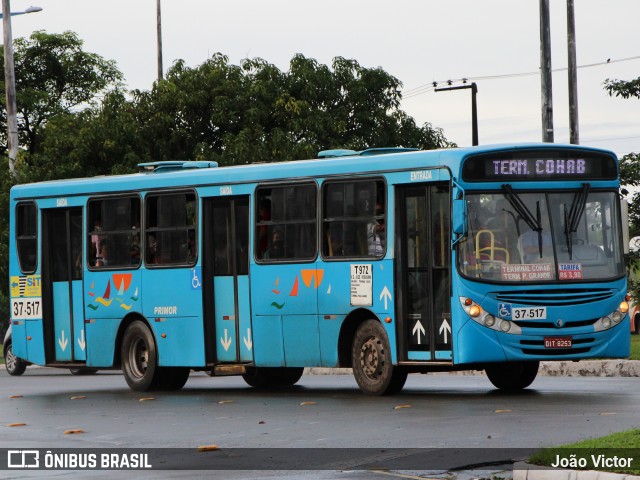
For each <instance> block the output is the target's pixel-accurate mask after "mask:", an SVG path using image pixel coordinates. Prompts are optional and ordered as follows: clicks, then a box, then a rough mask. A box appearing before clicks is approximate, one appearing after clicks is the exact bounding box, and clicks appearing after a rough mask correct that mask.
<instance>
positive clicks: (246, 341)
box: [242, 328, 253, 350]
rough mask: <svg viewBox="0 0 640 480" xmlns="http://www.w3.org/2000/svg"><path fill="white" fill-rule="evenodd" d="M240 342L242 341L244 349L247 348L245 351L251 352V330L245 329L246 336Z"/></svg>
mask: <svg viewBox="0 0 640 480" xmlns="http://www.w3.org/2000/svg"><path fill="white" fill-rule="evenodd" d="M242 340H244V345H245V347H247V350H251V347H253V342H252V341H251V329H250V328H247V336H246V337H244V338H243V339H242Z"/></svg>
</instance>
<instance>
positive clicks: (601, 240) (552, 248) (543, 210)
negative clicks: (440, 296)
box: [458, 184, 624, 282]
mask: <svg viewBox="0 0 640 480" xmlns="http://www.w3.org/2000/svg"><path fill="white" fill-rule="evenodd" d="M466 198H467V207H468V228H467V234H466V236H465V237H464V238H463V239H462V241H461V242H459V244H458V245H459V246H458V268H459V269H460V271H461V273H462V274H463V275H465V276H468V277H472V278H476V279H482V280H488V281H492V282H496V281H497V282H549V281H557V282H571V281H573V282H576V281H578V282H579V281H583V280H591V281H593V280H605V279H612V278H616V277H621V276H622V275H624V263H623V258H622V251H621V246H622V243H621V241H620V239H621V238H622V232H621V231H620V221H619V219H618V215H619V213H618V212H619V209H618V195H617V193H616V192H613V191H606V192H603V191H599V192H594V191H590V188H589V185H588V184H585V185H584V186H583V188H582V189H580V190H573V191H562V192H554V193H548V192H516V191H514V190H513V189H512V188H511V187H510V186H509V185H505V186H503V188H502V191H500V192H495V193H477V194H474V193H467V197H466Z"/></svg>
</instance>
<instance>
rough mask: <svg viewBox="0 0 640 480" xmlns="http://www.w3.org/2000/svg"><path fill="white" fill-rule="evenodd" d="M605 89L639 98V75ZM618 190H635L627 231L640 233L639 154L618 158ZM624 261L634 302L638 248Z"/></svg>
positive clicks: (639, 288) (639, 292) (638, 290)
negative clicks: (619, 186) (628, 273)
mask: <svg viewBox="0 0 640 480" xmlns="http://www.w3.org/2000/svg"><path fill="white" fill-rule="evenodd" d="M604 85H605V90H606V91H607V92H609V95H611V96H616V97H621V98H624V99H629V98H634V97H635V98H637V99H640V77H638V78H636V79H635V80H630V81H625V80H610V79H607V80H606V81H605V83H604ZM620 185H621V188H620V191H621V193H622V194H623V195H628V194H629V188H627V187H630V188H632V189H633V190H635V193H634V194H633V197H632V200H631V204H630V205H629V220H630V226H629V233H630V236H631V237H634V236H639V235H640V191H639V190H638V187H640V154H637V153H630V154H628V155H625V156H624V157H622V158H621V159H620ZM625 263H626V265H627V268H628V269H629V272H630V275H629V279H628V280H629V281H628V291H629V293H630V294H631V295H632V297H633V299H634V301H635V302H638V301H640V282H639V281H638V276H639V275H638V272H640V250H639V251H635V252H629V254H628V255H626V258H625Z"/></svg>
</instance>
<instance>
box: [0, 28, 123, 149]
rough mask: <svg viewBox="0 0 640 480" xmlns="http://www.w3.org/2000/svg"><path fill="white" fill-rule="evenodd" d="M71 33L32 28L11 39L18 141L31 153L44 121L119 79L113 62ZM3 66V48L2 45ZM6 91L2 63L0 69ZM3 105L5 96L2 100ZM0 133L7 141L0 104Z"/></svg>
mask: <svg viewBox="0 0 640 480" xmlns="http://www.w3.org/2000/svg"><path fill="white" fill-rule="evenodd" d="M82 46H83V42H82V40H80V38H79V37H78V36H77V34H75V33H73V32H64V33H61V34H52V33H46V32H44V31H38V32H34V33H33V34H32V35H31V37H29V39H25V38H18V39H16V40H15V42H14V63H15V72H16V103H17V107H18V132H19V136H20V144H21V145H23V146H26V148H27V150H28V152H29V153H31V154H34V153H36V152H37V151H38V143H39V140H40V136H41V135H42V133H43V129H44V127H45V126H46V124H47V122H48V121H49V120H51V119H52V118H55V117H56V116H58V115H64V114H70V112H72V110H73V109H75V108H77V107H80V106H87V105H91V104H95V102H96V98H97V97H96V96H97V95H98V94H99V93H104V92H105V91H107V90H109V89H110V88H112V87H114V86H117V85H119V84H120V82H121V80H122V74H121V73H120V71H119V70H118V69H117V68H116V66H115V63H114V62H113V61H110V60H105V59H104V58H102V57H100V56H99V55H96V54H93V53H88V52H85V51H83V49H82ZM1 56H2V65H4V49H3V50H2V55H1ZM0 72H1V73H0V78H2V81H1V82H0V84H1V85H2V90H4V88H5V87H4V67H2V68H0ZM2 103H3V106H4V103H5V100H4V99H3V101H2ZM1 123H2V124H0V138H2V139H3V140H4V142H5V143H6V133H5V132H6V130H7V129H6V110H5V109H3V117H2V122H1Z"/></svg>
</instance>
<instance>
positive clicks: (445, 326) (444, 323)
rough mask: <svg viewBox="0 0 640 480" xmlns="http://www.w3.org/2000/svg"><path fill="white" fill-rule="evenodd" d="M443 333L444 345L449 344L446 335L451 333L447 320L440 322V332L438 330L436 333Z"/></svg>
mask: <svg viewBox="0 0 640 480" xmlns="http://www.w3.org/2000/svg"><path fill="white" fill-rule="evenodd" d="M442 332H444V343H449V337H448V336H447V333H451V326H450V325H449V322H447V320H446V319H445V320H443V321H442V325H440V330H438V333H442Z"/></svg>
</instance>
